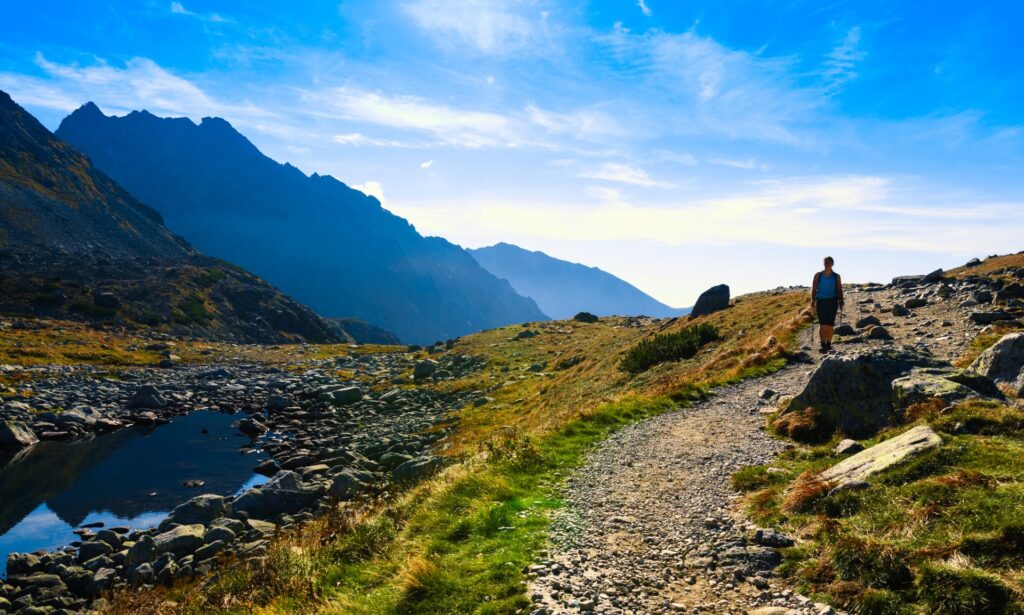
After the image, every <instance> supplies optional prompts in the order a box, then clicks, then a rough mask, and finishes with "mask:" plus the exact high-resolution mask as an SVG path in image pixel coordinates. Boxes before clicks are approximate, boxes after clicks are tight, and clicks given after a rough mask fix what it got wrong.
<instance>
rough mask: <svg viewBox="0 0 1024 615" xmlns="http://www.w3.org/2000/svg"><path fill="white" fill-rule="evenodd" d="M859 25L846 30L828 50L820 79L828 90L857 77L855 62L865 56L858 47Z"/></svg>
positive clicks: (858, 61) (832, 89)
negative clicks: (836, 43)
mask: <svg viewBox="0 0 1024 615" xmlns="http://www.w3.org/2000/svg"><path fill="white" fill-rule="evenodd" d="M860 37H861V32H860V26H854V27H852V28H850V29H849V30H848V31H847V32H846V36H844V37H843V40H842V42H840V43H839V45H837V46H836V47H835V48H833V49H832V51H831V52H829V54H828V57H827V58H826V59H825V64H824V68H823V70H822V79H823V80H824V81H825V83H826V86H827V87H828V88H829V90H830V91H833V92H834V91H836V90H838V89H839V88H840V87H841V86H842V85H843V84H844V83H846V82H847V81H850V80H852V79H856V78H857V70H856V69H857V64H859V63H860V62H861V61H863V60H864V58H866V57H867V52H865V51H864V50H862V49H860Z"/></svg>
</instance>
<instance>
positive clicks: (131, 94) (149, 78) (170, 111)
mask: <svg viewBox="0 0 1024 615" xmlns="http://www.w3.org/2000/svg"><path fill="white" fill-rule="evenodd" d="M35 63H36V65H37V66H38V67H39V68H41V69H42V70H43V72H44V73H45V74H46V77H35V76H27V75H18V74H12V73H0V86H2V87H3V89H5V90H7V91H8V92H10V93H11V95H12V96H14V97H16V98H17V99H18V100H22V101H25V102H28V103H29V104H34V105H38V106H41V107H45V108H49V109H56V110H59V111H72V110H74V109H75V108H77V107H78V106H80V105H82V104H83V103H85V102H86V101H90V100H92V101H95V102H96V103H97V104H99V105H100V107H102V108H103V109H104V110H105V111H107V112H108V113H118V114H120V113H127V112H128V111H133V110H137V109H148V110H150V111H152V112H153V113H156V114H163V115H174V116H185V117H191V118H193V119H199V118H202V117H204V116H208V115H216V116H221V117H228V118H231V119H245V120H250V121H251V122H253V123H258V122H260V121H266V120H269V119H276V118H278V115H277V114H276V113H274V112H272V111H269V110H267V109H265V108H263V107H261V106H258V105H255V104H252V103H248V102H245V101H241V102H226V101H223V100H220V99H218V98H215V97H213V96H210V95H209V94H207V93H206V92H205V91H204V90H203V89H202V88H200V87H199V86H198V85H196V84H195V83H193V82H191V81H189V80H188V79H185V78H182V77H179V76H177V75H175V74H173V73H171V72H170V71H168V70H165V69H164V68H162V67H161V66H159V65H158V64H157V63H156V62H154V61H152V60H150V59H148V58H132V59H130V60H128V61H127V62H126V63H125V64H124V66H123V67H117V66H113V65H110V64H107V63H106V62H103V61H100V62H98V63H96V64H93V65H91V66H77V65H72V64H60V63H58V62H51V61H49V60H47V59H46V57H45V56H43V54H42V53H37V54H36V56H35Z"/></svg>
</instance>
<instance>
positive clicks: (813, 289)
mask: <svg viewBox="0 0 1024 615" xmlns="http://www.w3.org/2000/svg"><path fill="white" fill-rule="evenodd" d="M819 275H821V274H820V273H816V274H814V280H813V281H812V282H811V305H814V298H815V297H817V296H818V276H819Z"/></svg>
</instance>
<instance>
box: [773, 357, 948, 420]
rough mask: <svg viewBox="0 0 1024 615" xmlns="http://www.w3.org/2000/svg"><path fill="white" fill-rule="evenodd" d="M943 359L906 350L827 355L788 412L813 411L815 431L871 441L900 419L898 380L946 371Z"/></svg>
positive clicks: (795, 398) (783, 415) (783, 412)
mask: <svg viewBox="0 0 1024 615" xmlns="http://www.w3.org/2000/svg"><path fill="white" fill-rule="evenodd" d="M945 366H947V365H946V364H944V363H942V362H941V361H939V360H937V359H935V358H933V357H930V356H928V355H924V354H921V353H919V352H917V351H916V350H913V349H910V348H906V347H902V346H887V347H876V348H870V349H867V350H864V351H861V352H857V353H852V354H843V355H832V356H828V357H826V358H825V359H824V360H823V361H822V362H821V364H820V365H819V366H818V368H817V369H816V370H815V371H814V373H813V374H812V375H811V378H810V379H809V380H808V381H807V384H806V385H805V386H804V389H803V390H802V391H801V392H800V393H799V394H798V395H797V396H796V397H794V398H793V401H792V402H791V403H789V405H788V406H787V407H786V408H785V410H783V411H782V413H781V414H780V419H785V417H786V415H788V414H796V413H803V414H806V413H805V412H804V411H805V410H808V409H813V410H814V414H815V416H816V419H815V420H816V421H818V422H819V423H820V425H819V426H818V429H816V430H815V433H819V434H829V433H833V432H835V431H836V430H837V429H838V430H841V431H842V432H843V433H845V434H847V435H848V436H851V437H853V438H865V437H869V436H871V435H873V434H875V433H876V432H877V431H878V430H879V429H881V428H882V427H885V426H887V425H890V424H892V423H893V422H894V419H895V418H896V410H895V408H894V406H893V403H892V382H893V380H896V379H897V378H899V377H901V376H904V375H905V374H907V373H909V372H910V371H911V370H913V369H914V368H916V367H945Z"/></svg>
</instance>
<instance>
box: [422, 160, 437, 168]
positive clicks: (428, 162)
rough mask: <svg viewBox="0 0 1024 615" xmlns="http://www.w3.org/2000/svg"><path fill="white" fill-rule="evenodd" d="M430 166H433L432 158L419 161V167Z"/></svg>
mask: <svg viewBox="0 0 1024 615" xmlns="http://www.w3.org/2000/svg"><path fill="white" fill-rule="evenodd" d="M432 166H434V161H433V160H427V161H425V162H421V163H420V168H421V169H429V168H430V167H432Z"/></svg>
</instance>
